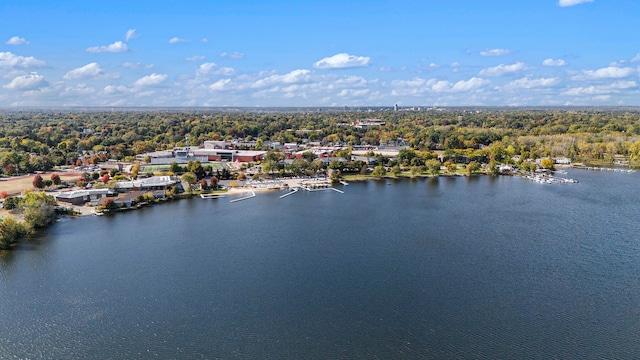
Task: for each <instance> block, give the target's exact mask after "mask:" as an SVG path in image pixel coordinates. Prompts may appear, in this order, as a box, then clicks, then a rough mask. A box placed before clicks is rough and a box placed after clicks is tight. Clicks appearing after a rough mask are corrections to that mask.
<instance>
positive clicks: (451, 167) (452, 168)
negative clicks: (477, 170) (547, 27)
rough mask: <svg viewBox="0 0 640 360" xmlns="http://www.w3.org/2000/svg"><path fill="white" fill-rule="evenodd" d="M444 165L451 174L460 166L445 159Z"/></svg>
mask: <svg viewBox="0 0 640 360" xmlns="http://www.w3.org/2000/svg"><path fill="white" fill-rule="evenodd" d="M444 166H446V168H447V172H448V173H450V174H453V173H454V172H456V169H457V168H458V166H457V165H456V164H455V163H453V162H451V161H445V163H444Z"/></svg>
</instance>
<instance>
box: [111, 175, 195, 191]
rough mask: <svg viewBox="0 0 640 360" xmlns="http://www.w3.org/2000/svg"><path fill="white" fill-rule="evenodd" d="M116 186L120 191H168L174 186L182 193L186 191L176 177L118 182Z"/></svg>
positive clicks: (153, 177)
mask: <svg viewBox="0 0 640 360" xmlns="http://www.w3.org/2000/svg"><path fill="white" fill-rule="evenodd" d="M116 184H117V188H118V191H134V190H140V191H150V190H167V189H169V188H170V187H172V186H177V187H178V188H179V190H180V191H182V190H184V189H182V183H181V182H180V181H179V180H178V178H176V177H174V176H152V177H150V178H144V179H139V180H131V181H118V182H117V183H116Z"/></svg>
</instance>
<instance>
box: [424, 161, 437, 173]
mask: <svg viewBox="0 0 640 360" xmlns="http://www.w3.org/2000/svg"><path fill="white" fill-rule="evenodd" d="M426 165H427V169H428V170H429V173H430V174H431V175H438V174H439V173H440V160H437V159H431V160H427V161H426Z"/></svg>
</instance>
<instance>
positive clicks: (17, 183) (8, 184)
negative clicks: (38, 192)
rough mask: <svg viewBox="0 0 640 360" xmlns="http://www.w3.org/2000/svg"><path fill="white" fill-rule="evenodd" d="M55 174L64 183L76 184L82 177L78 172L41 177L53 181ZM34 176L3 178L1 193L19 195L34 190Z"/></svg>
mask: <svg viewBox="0 0 640 360" xmlns="http://www.w3.org/2000/svg"><path fill="white" fill-rule="evenodd" d="M54 173H55V174H58V175H60V179H61V180H62V181H66V182H69V183H73V182H75V181H76V180H78V178H80V176H81V175H82V174H81V173H78V172H59V171H54V172H48V173H45V174H41V176H42V178H43V179H45V180H48V179H51V174H54ZM34 176H35V175H25V176H19V177H9V178H2V179H0V192H3V191H6V192H7V193H9V194H19V193H21V192H22V191H24V190H33V189H34V187H33V177H34Z"/></svg>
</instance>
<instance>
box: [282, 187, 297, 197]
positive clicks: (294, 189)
mask: <svg viewBox="0 0 640 360" xmlns="http://www.w3.org/2000/svg"><path fill="white" fill-rule="evenodd" d="M298 190H300V189H298V188H293V189H291V191H289V192H288V193H286V194H284V195H280V199H282V198H284V197H287V196H289V195H293V194H295V193H297V192H298Z"/></svg>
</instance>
